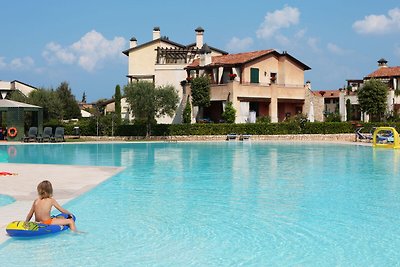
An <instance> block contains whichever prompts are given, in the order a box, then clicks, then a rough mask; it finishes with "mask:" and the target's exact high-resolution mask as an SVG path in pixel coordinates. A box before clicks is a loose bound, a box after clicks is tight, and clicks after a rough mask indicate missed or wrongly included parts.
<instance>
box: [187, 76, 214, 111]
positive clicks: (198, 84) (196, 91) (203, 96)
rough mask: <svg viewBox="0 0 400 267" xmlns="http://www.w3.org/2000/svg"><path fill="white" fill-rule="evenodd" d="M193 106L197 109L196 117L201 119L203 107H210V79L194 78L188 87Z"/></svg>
mask: <svg viewBox="0 0 400 267" xmlns="http://www.w3.org/2000/svg"><path fill="white" fill-rule="evenodd" d="M190 88H191V92H192V93H191V94H192V104H193V106H198V107H199V113H198V117H200V118H201V116H202V114H203V109H204V107H208V106H210V79H209V77H207V76H204V75H203V76H200V77H196V78H194V79H193V80H192V83H191V85H190Z"/></svg>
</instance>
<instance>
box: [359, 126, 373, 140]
mask: <svg viewBox="0 0 400 267" xmlns="http://www.w3.org/2000/svg"><path fill="white" fill-rule="evenodd" d="M361 129H362V127H361V128H358V129H357V130H356V136H357V139H358V140H372V134H365V133H362V132H361Z"/></svg>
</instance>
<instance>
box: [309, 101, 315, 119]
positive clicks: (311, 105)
mask: <svg viewBox="0 0 400 267" xmlns="http://www.w3.org/2000/svg"><path fill="white" fill-rule="evenodd" d="M308 120H309V121H310V122H314V104H313V102H312V101H311V102H310V111H309V112H308Z"/></svg>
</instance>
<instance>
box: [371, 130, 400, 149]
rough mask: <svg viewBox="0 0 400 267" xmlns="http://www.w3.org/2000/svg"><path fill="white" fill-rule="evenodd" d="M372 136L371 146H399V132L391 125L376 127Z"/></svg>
mask: <svg viewBox="0 0 400 267" xmlns="http://www.w3.org/2000/svg"><path fill="white" fill-rule="evenodd" d="M372 137H373V138H372V146H373V147H380V148H400V138H399V133H398V132H397V131H396V129H395V128H393V127H378V128H376V129H375V131H374V134H373V136H372Z"/></svg>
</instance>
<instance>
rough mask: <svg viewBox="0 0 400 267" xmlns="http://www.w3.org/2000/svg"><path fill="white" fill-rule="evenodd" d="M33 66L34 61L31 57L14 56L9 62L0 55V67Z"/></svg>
mask: <svg viewBox="0 0 400 267" xmlns="http://www.w3.org/2000/svg"><path fill="white" fill-rule="evenodd" d="M34 66H35V61H34V60H33V59H32V58H31V57H23V58H14V59H12V60H11V61H10V62H7V61H6V60H5V59H4V57H0V69H10V70H31V69H33V67H34Z"/></svg>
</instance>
